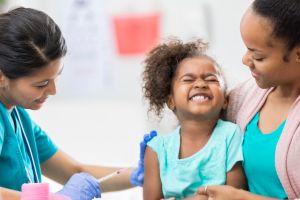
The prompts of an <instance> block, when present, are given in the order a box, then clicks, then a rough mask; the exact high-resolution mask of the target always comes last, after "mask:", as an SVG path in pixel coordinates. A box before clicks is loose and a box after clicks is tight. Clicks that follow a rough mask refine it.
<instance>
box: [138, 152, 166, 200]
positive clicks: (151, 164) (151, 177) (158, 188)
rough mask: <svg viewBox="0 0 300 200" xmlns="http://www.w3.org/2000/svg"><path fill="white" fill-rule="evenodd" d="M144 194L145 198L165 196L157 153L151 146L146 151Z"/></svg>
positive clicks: (157, 199) (155, 198)
mask: <svg viewBox="0 0 300 200" xmlns="http://www.w3.org/2000/svg"><path fill="white" fill-rule="evenodd" d="M143 196H144V200H159V199H161V198H163V194H162V185H161V181H160V174H159V163H158V159H157V155H156V153H155V152H154V151H153V150H152V149H151V148H150V147H147V148H146V151H145V176H144V187H143Z"/></svg>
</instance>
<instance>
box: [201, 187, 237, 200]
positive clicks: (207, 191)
mask: <svg viewBox="0 0 300 200" xmlns="http://www.w3.org/2000/svg"><path fill="white" fill-rule="evenodd" d="M239 191H241V190H239V189H236V188H234V187H232V186H229V185H220V186H206V187H201V188H199V190H198V194H200V195H207V196H208V199H212V200H234V199H238V197H239Z"/></svg>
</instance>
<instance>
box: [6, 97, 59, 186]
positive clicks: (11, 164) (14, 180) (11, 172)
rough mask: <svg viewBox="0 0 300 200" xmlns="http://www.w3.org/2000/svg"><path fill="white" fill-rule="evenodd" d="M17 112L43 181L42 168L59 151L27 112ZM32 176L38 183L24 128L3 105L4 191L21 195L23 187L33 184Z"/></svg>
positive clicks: (19, 109)
mask: <svg viewBox="0 0 300 200" xmlns="http://www.w3.org/2000/svg"><path fill="white" fill-rule="evenodd" d="M14 109H17V110H18V113H19V116H20V119H21V122H22V126H23V127H24V130H25V134H26V136H27V138H28V141H29V144H30V147H31V151H32V154H33V157H34V161H35V165H36V168H37V174H38V177H39V180H41V168H40V164H41V163H42V162H44V161H46V160H48V159H49V158H50V157H51V156H53V155H54V154H55V152H56V151H57V147H56V145H55V144H54V143H53V142H52V141H51V139H50V138H49V137H48V136H47V134H46V133H45V132H44V131H43V130H42V129H41V128H40V127H39V126H38V125H37V124H35V123H34V122H33V121H32V120H31V118H30V116H29V114H28V113H27V112H26V111H25V110H24V109H23V108H20V107H16V108H14ZM26 171H27V172H26ZM28 176H29V177H30V178H31V179H32V180H34V179H33V169H32V163H31V162H30V157H29V154H28V152H27V150H26V145H25V143H24V141H23V139H22V132H21V125H20V123H19V121H18V120H17V119H16V116H15V115H14V114H13V112H12V113H10V112H9V111H8V110H7V109H6V108H5V107H4V105H3V104H2V102H0V187H4V188H9V189H13V190H19V191H21V186H22V184H23V183H28V182H29V178H28Z"/></svg>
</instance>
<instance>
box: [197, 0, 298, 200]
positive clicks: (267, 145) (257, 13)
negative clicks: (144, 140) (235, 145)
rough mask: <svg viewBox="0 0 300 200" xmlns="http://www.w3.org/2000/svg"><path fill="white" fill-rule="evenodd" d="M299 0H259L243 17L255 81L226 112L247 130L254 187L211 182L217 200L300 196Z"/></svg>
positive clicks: (209, 191) (233, 96)
mask: <svg viewBox="0 0 300 200" xmlns="http://www.w3.org/2000/svg"><path fill="white" fill-rule="evenodd" d="M299 10H300V2H299V1H298V0H255V1H254V2H253V4H252V5H251V6H250V7H249V9H248V10H247V11H246V13H245V14H244V16H243V18H242V21H241V27H240V30H241V36H242V39H243V41H244V43H245V45H246V47H247V52H246V53H245V55H244V57H243V63H244V64H245V65H247V66H248V67H249V69H250V71H251V74H252V76H253V78H254V79H255V82H256V84H255V82H254V81H248V82H246V83H244V84H242V85H241V86H240V87H238V88H236V89H235V90H233V91H232V92H231V93H230V100H229V107H228V111H227V117H228V119H229V120H231V121H234V122H236V123H237V124H238V125H240V127H241V129H242V131H244V134H245V135H244V137H245V138H244V144H243V151H244V164H243V166H244V170H245V174H246V176H247V179H248V187H249V192H247V191H244V190H238V189H235V188H233V187H230V186H207V187H203V188H200V189H199V191H198V193H199V194H206V195H208V196H209V197H211V198H212V199H214V200H227V199H245V200H246V199H247V200H248V199H251V200H264V199H278V198H280V199H285V198H288V199H295V198H300V173H299V164H300V163H299V157H300V148H299V141H300V129H299V122H300V118H299V110H300V103H299V100H300V96H299V94H300V12H299Z"/></svg>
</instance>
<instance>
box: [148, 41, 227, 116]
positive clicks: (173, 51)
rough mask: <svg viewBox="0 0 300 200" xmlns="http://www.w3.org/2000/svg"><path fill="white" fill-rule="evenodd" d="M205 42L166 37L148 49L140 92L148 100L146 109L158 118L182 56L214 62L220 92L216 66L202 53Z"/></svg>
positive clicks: (219, 71) (165, 102)
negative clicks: (141, 90)
mask: <svg viewBox="0 0 300 200" xmlns="http://www.w3.org/2000/svg"><path fill="white" fill-rule="evenodd" d="M207 48H208V44H207V43H205V42H203V41H202V40H201V39H195V40H193V41H190V42H186V43H185V42H183V41H181V40H179V39H177V38H169V39H168V40H167V41H166V42H165V43H162V44H159V45H158V46H156V47H155V48H154V49H152V50H151V51H150V52H149V53H148V55H147V57H146V59H145V61H144V63H145V69H144V72H143V92H144V98H145V99H147V100H148V101H149V104H150V106H149V110H148V111H153V112H154V113H155V114H156V115H157V116H159V117H161V113H162V111H163V109H164V108H165V105H166V104H167V101H168V97H169V95H170V94H171V90H172V88H171V87H172V81H173V78H174V76H175V72H176V70H177V68H178V65H179V64H180V62H181V61H182V60H184V59H185V58H194V57H200V58H207V59H209V60H211V61H212V63H214V65H215V67H216V70H217V72H218V74H219V75H220V78H221V79H223V80H222V82H223V84H224V85H223V86H224V88H223V89H224V91H226V83H225V79H224V76H223V73H222V71H221V68H220V66H219V65H218V64H217V62H216V61H215V60H214V59H213V58H212V57H210V56H208V55H207V54H206V50H207Z"/></svg>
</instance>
